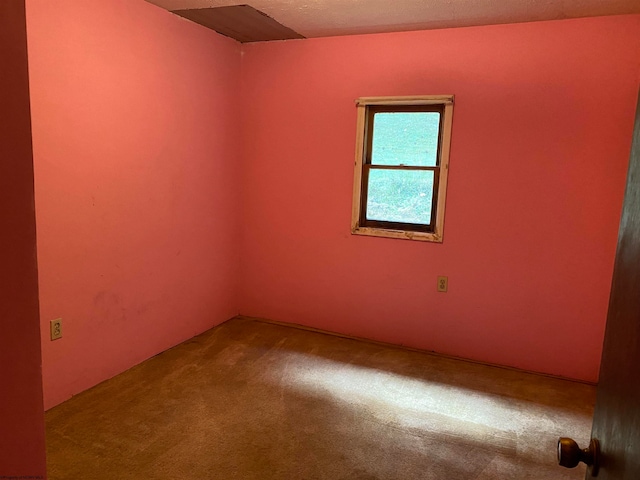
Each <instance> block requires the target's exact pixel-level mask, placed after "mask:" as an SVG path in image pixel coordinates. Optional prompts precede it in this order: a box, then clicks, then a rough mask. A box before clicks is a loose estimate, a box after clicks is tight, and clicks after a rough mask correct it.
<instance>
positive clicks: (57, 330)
mask: <svg viewBox="0 0 640 480" xmlns="http://www.w3.org/2000/svg"><path fill="white" fill-rule="evenodd" d="M59 338H62V319H61V318H56V319H55V320H51V340H57V339H59Z"/></svg>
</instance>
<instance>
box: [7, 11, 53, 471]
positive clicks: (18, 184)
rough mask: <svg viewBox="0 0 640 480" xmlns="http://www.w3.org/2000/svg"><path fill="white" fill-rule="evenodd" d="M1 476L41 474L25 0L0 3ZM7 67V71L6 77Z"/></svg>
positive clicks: (38, 351) (42, 445) (34, 243)
mask: <svg viewBox="0 0 640 480" xmlns="http://www.w3.org/2000/svg"><path fill="white" fill-rule="evenodd" d="M0 65H2V69H3V71H4V72H5V73H4V74H2V75H0V105H1V106H2V107H1V110H2V114H1V115H0V232H1V234H0V319H1V320H0V322H1V325H2V347H1V348H0V365H2V368H1V369H0V382H1V385H2V389H1V392H0V478H9V477H11V478H18V476H20V478H26V477H27V476H31V477H30V478H35V476H43V477H42V478H44V475H45V455H44V412H43V409H42V368H41V356H40V331H39V327H40V326H39V317H38V270H37V265H36V218H35V213H34V200H33V156H32V150H31V118H30V115H29V76H28V71H27V34H26V24H25V7H24V0H3V1H2V2H0ZM6 72H11V74H10V75H7V74H6Z"/></svg>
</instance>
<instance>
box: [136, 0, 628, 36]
mask: <svg viewBox="0 0 640 480" xmlns="http://www.w3.org/2000/svg"><path fill="white" fill-rule="evenodd" d="M147 1H148V2H150V3H153V4H155V5H158V6H160V7H163V8H165V9H167V10H184V9H193V8H209V7H223V6H231V5H246V4H248V5H250V6H252V7H253V8H255V9H257V10H260V11H261V12H263V13H266V14H267V15H269V16H270V17H272V18H274V19H275V20H277V21H278V22H280V23H281V24H283V25H285V26H287V27H289V28H291V29H292V30H295V31H296V32H298V33H300V34H302V35H304V36H305V37H326V36H333V35H353V34H359V33H378V32H394V31H405V30H425V29H432V28H450V27H463V26H471V25H490V24H500V23H519V22H532V21H537V20H556V19H563V18H577V17H590V16H600V15H619V14H627V13H640V1H639V0H244V1H233V0H147Z"/></svg>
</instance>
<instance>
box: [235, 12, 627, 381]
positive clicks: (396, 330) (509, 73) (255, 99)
mask: <svg viewBox="0 0 640 480" xmlns="http://www.w3.org/2000/svg"><path fill="white" fill-rule="evenodd" d="M638 32H640V16H626V17H625V16H623V17H608V18H595V19H580V20H569V21H557V22H543V23H529V24H519V25H504V26H491V27H474V28H462V29H452V30H435V31H425V32H412V33H401V34H386V35H369V36H354V37H342V38H327V39H316V40H302V41H288V42H273V43H263V44H254V45H248V46H246V48H244V52H245V54H244V57H243V67H242V68H243V70H242V79H243V84H242V88H243V90H242V93H243V101H244V106H243V120H242V121H243V128H244V138H245V142H244V146H245V148H244V167H243V175H244V176H243V182H244V184H243V187H244V188H243V192H244V196H245V203H244V213H243V219H244V225H245V230H244V240H243V245H242V279H243V282H242V297H241V313H243V314H247V315H254V316H259V317H266V318H271V319H275V320H281V321H286V322H294V323H300V324H304V325H309V326H313V327H318V328H322V329H327V330H332V331H336V332H341V333H345V334H349V335H356V336H361V337H366V338H370V339H376V340H383V341H387V342H393V343H398V344H404V345H410V346H412V347H418V348H423V349H428V350H435V351H437V352H442V353H446V354H451V355H457V356H460V357H467V358H471V359H477V360H482V361H486V362H493V363H498V364H504V365H510V366H514V367H520V368H524V369H529V370H534V371H539V372H545V373H550V374H555V375H562V376H566V377H570V378H575V379H582V380H588V381H595V380H596V379H597V374H598V366H599V362H600V353H601V344H602V337H603V330H604V323H605V318H606V313H607V302H608V295H609V286H610V281H611V274H612V267H613V258H614V254H615V246H616V238H617V227H618V222H619V215H620V208H621V204H622V197H623V189H624V182H625V175H626V167H627V162H628V155H629V148H630V144H631V131H632V128H633V117H634V107H635V98H636V95H637V92H638V81H639V78H640V53H639V52H640V35H638ZM410 94H455V95H456V105H455V109H454V125H453V140H452V150H451V169H450V173H449V187H448V198H447V210H446V217H445V234H444V243H443V244H442V245H438V244H425V243H421V242H411V241H406V240H394V239H384V238H372V237H361V236H352V235H350V232H349V225H350V214H351V195H352V178H353V160H354V148H355V133H356V132H355V127H356V109H355V107H354V99H355V98H357V97H360V96H378V95H381V96H385V95H410ZM437 275H448V276H449V293H447V294H441V293H436V277H437Z"/></svg>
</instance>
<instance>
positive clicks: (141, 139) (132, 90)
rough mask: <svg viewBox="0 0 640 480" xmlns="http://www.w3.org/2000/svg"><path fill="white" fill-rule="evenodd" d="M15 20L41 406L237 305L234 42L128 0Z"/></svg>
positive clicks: (37, 1)
mask: <svg viewBox="0 0 640 480" xmlns="http://www.w3.org/2000/svg"><path fill="white" fill-rule="evenodd" d="M27 27H28V40H29V66H30V75H31V83H32V108H33V144H34V161H35V181H36V185H35V186H36V207H37V222H38V256H39V262H40V293H41V299H40V301H41V318H42V342H43V358H44V373H43V375H44V391H45V405H46V407H47V408H48V407H51V406H53V405H55V404H57V403H60V402H61V401H63V400H65V399H67V398H69V397H70V396H71V395H73V394H75V393H78V392H80V391H82V390H85V389H86V388H88V387H91V386H93V385H95V384H96V383H98V382H100V381H102V380H105V379H106V378H109V377H111V376H113V375H115V374H118V373H120V372H122V371H123V370H126V369H127V368H129V367H131V366H133V365H135V364H136V363H139V362H141V361H143V360H145V359H146V358H149V357H150V356H153V355H154V354H157V353H159V352H161V351H163V350H165V349H167V348H169V347H171V346H173V345H175V344H177V343H179V342H181V341H183V340H186V339H188V338H190V337H193V336H194V335H195V334H197V333H200V332H202V331H204V330H206V329H208V328H210V327H212V326H214V325H216V324H218V323H220V322H222V321H224V320H227V319H229V318H230V317H232V316H234V315H236V314H237V313H238V311H239V306H238V296H237V291H238V268H237V267H238V261H239V260H238V257H239V244H238V242H237V237H238V234H239V219H238V218H239V213H240V207H239V199H240V197H239V196H238V194H237V191H238V189H237V187H238V184H239V175H240V171H239V164H240V162H239V152H240V150H239V145H240V137H239V133H240V128H239V124H238V121H239V116H238V113H237V112H238V110H237V103H238V93H239V90H238V88H237V85H238V82H239V74H240V45H239V44H237V43H236V42H234V41H232V40H230V39H227V38H224V37H221V36H219V35H217V34H215V33H214V32H212V31H210V30H207V29H205V28H202V27H200V26H197V25H194V24H191V23H189V22H187V21H185V20H183V19H180V18H179V17H176V16H174V15H172V14H170V13H168V12H166V11H164V10H161V9H159V8H157V7H155V6H152V5H150V4H148V3H146V2H143V1H142V0H135V1H132V0H83V1H81V2H79V1H77V0H56V1H55V2H52V1H51V0H28V1H27ZM57 317H62V318H63V332H64V334H63V335H64V336H63V338H62V339H61V340H56V341H54V342H51V341H50V340H49V338H48V336H49V326H48V325H49V321H50V320H52V319H54V318H57Z"/></svg>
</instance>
